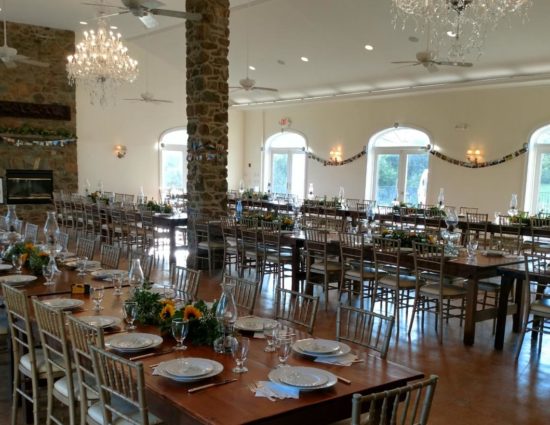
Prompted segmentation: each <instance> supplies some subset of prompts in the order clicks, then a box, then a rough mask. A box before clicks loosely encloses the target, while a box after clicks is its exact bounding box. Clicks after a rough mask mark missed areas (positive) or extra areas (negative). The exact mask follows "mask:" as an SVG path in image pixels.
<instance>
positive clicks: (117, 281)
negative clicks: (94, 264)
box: [112, 272, 124, 297]
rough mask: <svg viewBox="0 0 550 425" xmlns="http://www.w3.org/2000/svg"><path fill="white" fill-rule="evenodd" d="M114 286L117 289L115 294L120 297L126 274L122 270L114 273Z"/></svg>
mask: <svg viewBox="0 0 550 425" xmlns="http://www.w3.org/2000/svg"><path fill="white" fill-rule="evenodd" d="M112 279H113V288H114V289H115V291H114V294H115V295H116V296H117V297H118V296H120V295H121V294H122V280H123V279H124V275H123V274H122V273H120V272H117V273H113V276H112Z"/></svg>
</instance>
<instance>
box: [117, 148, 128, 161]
mask: <svg viewBox="0 0 550 425" xmlns="http://www.w3.org/2000/svg"><path fill="white" fill-rule="evenodd" d="M127 153H128V149H126V146H124V145H116V146H115V155H116V156H117V158H118V159H122V158H124V157H125V156H126V154H127Z"/></svg>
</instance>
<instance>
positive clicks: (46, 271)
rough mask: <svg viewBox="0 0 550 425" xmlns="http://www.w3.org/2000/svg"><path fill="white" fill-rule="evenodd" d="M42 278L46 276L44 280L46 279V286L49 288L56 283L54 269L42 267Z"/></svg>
mask: <svg viewBox="0 0 550 425" xmlns="http://www.w3.org/2000/svg"><path fill="white" fill-rule="evenodd" d="M42 276H44V278H45V279H46V281H45V282H44V285H46V286H49V285H53V284H54V283H55V282H54V281H53V279H54V277H55V269H54V268H53V267H50V265H44V266H42Z"/></svg>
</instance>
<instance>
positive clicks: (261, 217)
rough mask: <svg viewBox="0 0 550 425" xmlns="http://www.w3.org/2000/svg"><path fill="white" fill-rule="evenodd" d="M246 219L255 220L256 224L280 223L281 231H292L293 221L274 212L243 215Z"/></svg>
mask: <svg viewBox="0 0 550 425" xmlns="http://www.w3.org/2000/svg"><path fill="white" fill-rule="evenodd" d="M244 216H245V217H247V218H255V219H257V220H258V223H261V222H262V221H266V222H269V223H281V230H292V229H293V228H294V220H293V219H292V217H290V216H288V215H283V214H281V215H279V214H277V213H276V212H273V211H268V212H265V213H252V214H250V213H245V214H244Z"/></svg>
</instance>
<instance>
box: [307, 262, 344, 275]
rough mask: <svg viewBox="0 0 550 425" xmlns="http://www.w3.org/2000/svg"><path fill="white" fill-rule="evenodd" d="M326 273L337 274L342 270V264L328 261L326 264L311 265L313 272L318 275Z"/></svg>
mask: <svg viewBox="0 0 550 425" xmlns="http://www.w3.org/2000/svg"><path fill="white" fill-rule="evenodd" d="M325 267H326V271H328V272H337V271H340V270H341V269H342V267H341V264H340V263H337V262H336V261H327V262H326V263H324V262H322V263H313V264H312V265H311V270H312V271H315V272H317V273H324V272H325Z"/></svg>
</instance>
